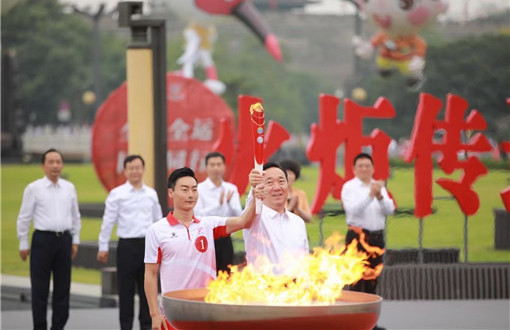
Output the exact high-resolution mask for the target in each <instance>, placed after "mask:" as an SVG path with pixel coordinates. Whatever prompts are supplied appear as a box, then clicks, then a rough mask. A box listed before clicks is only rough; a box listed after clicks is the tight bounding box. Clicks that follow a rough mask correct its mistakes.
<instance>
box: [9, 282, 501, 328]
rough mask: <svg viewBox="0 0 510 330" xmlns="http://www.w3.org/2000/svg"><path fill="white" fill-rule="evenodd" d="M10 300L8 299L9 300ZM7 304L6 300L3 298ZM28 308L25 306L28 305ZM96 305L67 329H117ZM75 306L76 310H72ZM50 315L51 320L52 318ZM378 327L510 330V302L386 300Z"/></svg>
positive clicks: (15, 319)
mask: <svg viewBox="0 0 510 330" xmlns="http://www.w3.org/2000/svg"><path fill="white" fill-rule="evenodd" d="M27 283H29V281H28V279H27V278H19V277H15V276H5V275H3V276H2V292H3V293H4V292H6V290H4V288H10V289H11V290H7V292H13V291H12V288H13V287H16V286H17V287H18V288H19V289H20V292H21V289H25V290H26V289H27V288H29V285H28V286H27ZM100 295H101V288H100V286H98V285H87V284H77V283H73V284H72V286H71V297H72V300H73V297H75V298H74V299H76V297H78V298H82V297H89V301H91V302H94V301H98V299H99V298H100ZM7 298H8V297H7ZM2 301H4V297H2ZM25 305H26V304H25ZM87 305H89V306H93V305H94V303H91V304H85V303H81V304H80V303H76V302H75V303H74V304H73V303H71V311H70V318H69V321H68V323H67V326H66V329H69V330H71V329H73V330H75V329H76V330H85V329H91V330H92V329H118V328H119V325H118V309H117V308H97V307H95V308H84V307H86V306H87ZM73 306H74V307H73ZM50 313H51V311H49V313H48V320H50V318H51V314H50ZM378 325H380V326H383V327H386V328H387V329H388V330H391V329H510V300H404V301H395V300H385V301H383V303H382V310H381V315H380V317H379V321H378ZM0 328H1V329H6V330H10V329H31V328H32V316H31V312H30V310H29V309H25V310H23V309H21V308H16V309H15V310H4V308H3V305H2V312H1V318H0ZM135 329H136V326H135Z"/></svg>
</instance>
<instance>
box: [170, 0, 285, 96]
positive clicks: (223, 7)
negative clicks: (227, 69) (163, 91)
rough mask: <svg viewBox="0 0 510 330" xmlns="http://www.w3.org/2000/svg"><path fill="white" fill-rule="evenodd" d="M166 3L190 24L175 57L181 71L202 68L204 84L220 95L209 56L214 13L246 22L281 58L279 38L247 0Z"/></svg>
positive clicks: (213, 36)
mask: <svg viewBox="0 0 510 330" xmlns="http://www.w3.org/2000/svg"><path fill="white" fill-rule="evenodd" d="M166 4H167V6H168V7H169V8H170V10H172V11H173V12H174V13H176V14H177V15H178V16H180V17H181V18H184V19H186V20H188V21H189V22H190V23H189V25H188V26H187V27H186V29H185V30H184V38H185V40H186V48H185V51H184V54H183V55H182V56H181V57H180V58H179V59H178V60H177V63H178V64H180V65H181V72H180V73H181V74H182V75H183V76H184V77H187V78H192V77H193V76H194V69H195V67H196V66H198V65H199V66H201V67H203V69H204V70H205V75H206V80H205V81H204V84H205V85H206V86H207V87H208V88H209V89H210V90H211V91H213V92H214V93H216V94H222V93H223V92H224V91H225V84H224V83H223V82H221V81H220V80H218V74H217V71H216V66H215V64H214V61H213V58H212V52H213V45H214V42H215V41H216V29H215V27H214V21H213V19H214V15H233V16H235V17H237V18H238V19H239V20H241V21H242V22H243V23H244V24H246V25H247V26H248V27H249V28H250V29H251V30H252V32H253V33H255V34H256V35H257V37H259V39H260V40H261V41H262V42H263V43H264V45H265V47H266V49H267V51H268V52H269V53H270V54H271V55H272V56H273V57H274V58H275V59H276V60H277V61H280V60H281V58H282V53H281V50H280V46H279V43H278V39H276V37H275V36H274V35H273V34H272V33H271V31H270V29H269V27H268V25H267V24H266V23H265V22H264V21H263V19H262V17H261V15H260V13H259V12H258V11H257V9H256V8H255V7H254V6H253V4H252V3H251V2H250V1H248V0H168V1H166Z"/></svg>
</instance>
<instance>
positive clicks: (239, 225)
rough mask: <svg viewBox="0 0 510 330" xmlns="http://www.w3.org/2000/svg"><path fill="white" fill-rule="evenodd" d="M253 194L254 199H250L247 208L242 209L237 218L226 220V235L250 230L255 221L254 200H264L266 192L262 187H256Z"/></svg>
mask: <svg viewBox="0 0 510 330" xmlns="http://www.w3.org/2000/svg"><path fill="white" fill-rule="evenodd" d="M253 194H254V195H255V198H252V199H251V201H250V202H249V204H248V206H247V207H246V208H245V209H244V212H243V213H242V214H241V216H239V217H232V218H228V219H227V221H226V227H227V228H226V232H227V234H231V233H233V232H235V231H238V230H240V229H244V228H250V227H251V224H252V223H253V220H255V217H256V214H255V199H256V198H260V199H262V200H264V198H265V196H266V192H265V189H264V185H262V184H261V185H258V186H257V188H255V189H253Z"/></svg>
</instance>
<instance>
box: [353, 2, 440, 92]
mask: <svg viewBox="0 0 510 330" xmlns="http://www.w3.org/2000/svg"><path fill="white" fill-rule="evenodd" d="M355 2H356V4H357V5H358V7H359V8H360V10H361V11H362V12H363V13H365V15H366V16H367V17H368V18H369V19H370V20H372V21H373V22H374V23H375V24H376V25H377V27H378V28H379V31H378V33H376V34H375V35H374V36H373V37H372V39H371V41H370V42H366V41H363V40H362V39H361V38H360V37H359V36H355V37H354V38H353V40H352V42H353V45H354V49H355V53H356V55H357V56H359V57H361V58H364V59H368V58H370V57H371V56H372V54H373V52H374V50H376V49H377V50H378V55H377V58H376V64H377V67H378V68H379V73H380V75H381V76H382V77H388V76H390V75H391V74H393V73H394V72H395V71H397V70H398V71H399V72H400V73H401V74H402V75H404V76H405V77H407V85H408V87H409V89H410V90H413V91H416V90H419V89H420V88H421V87H422V86H423V82H424V76H423V69H424V67H425V51H426V48H427V43H426V42H425V41H424V40H423V39H422V38H420V36H418V34H417V33H418V32H419V31H420V30H421V29H422V28H423V27H424V26H426V25H427V24H429V23H431V22H432V21H434V20H435V18H436V17H437V16H438V15H439V14H441V13H444V12H445V11H446V10H447V8H448V3H447V0H355Z"/></svg>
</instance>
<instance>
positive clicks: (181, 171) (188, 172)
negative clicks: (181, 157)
mask: <svg viewBox="0 0 510 330" xmlns="http://www.w3.org/2000/svg"><path fill="white" fill-rule="evenodd" d="M185 176H190V177H192V178H193V179H195V181H196V182H197V183H198V180H197V178H196V177H195V172H193V170H192V169H191V168H189V167H181V168H178V169H176V170H174V171H173V172H172V173H170V176H169V177H168V188H169V189H174V188H175V185H176V184H177V180H179V179H180V178H183V177H185Z"/></svg>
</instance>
